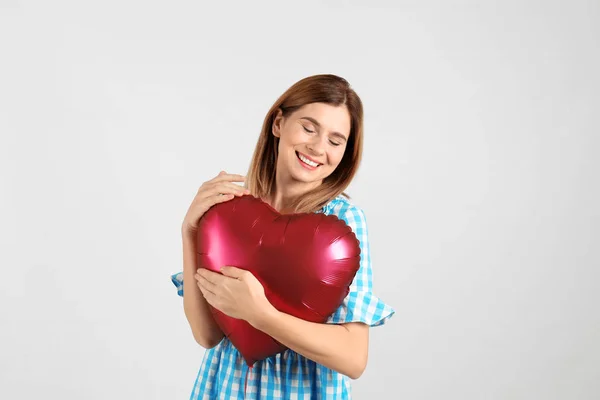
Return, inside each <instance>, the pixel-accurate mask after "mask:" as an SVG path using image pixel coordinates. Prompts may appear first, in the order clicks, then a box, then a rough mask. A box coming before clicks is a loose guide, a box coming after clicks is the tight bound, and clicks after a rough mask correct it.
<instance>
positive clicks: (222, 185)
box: [181, 171, 250, 235]
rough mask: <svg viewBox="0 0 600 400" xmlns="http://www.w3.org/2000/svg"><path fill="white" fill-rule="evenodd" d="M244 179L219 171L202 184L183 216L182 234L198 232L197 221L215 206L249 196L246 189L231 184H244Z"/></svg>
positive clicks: (240, 176)
mask: <svg viewBox="0 0 600 400" xmlns="http://www.w3.org/2000/svg"><path fill="white" fill-rule="evenodd" d="M245 179H246V178H245V177H244V176H242V175H235V174H228V173H226V172H225V171H221V172H220V173H219V175H217V176H216V177H215V178H213V179H211V180H210V181H207V182H204V183H203V184H202V186H200V189H198V193H196V197H194V200H193V201H192V204H191V205H190V208H189V209H188V211H187V213H186V215H185V218H184V220H183V225H182V227H181V231H182V233H183V234H188V235H191V234H195V232H196V231H197V230H198V221H199V220H200V218H202V216H203V215H204V213H206V212H207V211H208V209H209V208H211V207H212V206H214V205H215V204H217V203H223V202H225V201H228V200H231V199H233V198H234V197H235V196H243V195H245V194H250V191H249V190H248V189H245V188H243V187H241V186H239V185H236V184H234V183H232V182H244V181H245Z"/></svg>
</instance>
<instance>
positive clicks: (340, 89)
mask: <svg viewBox="0 0 600 400" xmlns="http://www.w3.org/2000/svg"><path fill="white" fill-rule="evenodd" d="M310 103H326V104H329V105H332V106H336V107H337V106H342V105H345V106H346V108H347V109H348V112H349V114H350V136H349V137H348V142H347V144H346V149H345V151H344V155H343V157H342V160H341V162H340V164H339V165H338V166H337V168H336V169H335V170H334V171H333V172H332V173H331V174H330V175H329V176H328V177H326V178H325V179H324V180H323V183H322V185H320V186H319V187H317V188H315V189H313V190H311V191H309V192H307V193H305V194H304V195H302V196H299V198H297V199H295V200H294V201H293V203H292V204H291V205H290V206H291V208H292V209H294V210H295V211H294V212H295V213H311V212H315V211H317V210H319V209H320V208H321V207H323V206H324V205H325V204H327V203H328V202H329V201H330V200H332V199H334V198H335V197H336V196H338V195H340V194H341V195H343V196H345V197H347V198H350V196H348V195H347V194H346V193H345V192H344V190H345V189H346V188H347V187H348V185H349V184H350V182H351V181H352V179H353V178H354V176H355V175H356V172H357V170H358V167H359V164H360V161H361V158H362V145H363V106H362V102H361V100H360V98H359V97H358V95H357V94H356V92H354V90H353V89H352V88H351V87H350V84H349V83H348V82H347V81H346V80H345V79H344V78H341V77H339V76H336V75H330V74H326V75H314V76H310V77H307V78H304V79H302V80H300V81H298V82H296V83H295V84H294V85H293V86H291V87H290V88H289V89H288V90H287V91H286V92H285V93H283V94H282V95H281V96H280V97H279V99H277V101H275V103H274V104H273V106H272V107H271V109H270V110H269V112H268V113H267V115H266V117H265V119H264V122H263V126H262V129H261V132H260V136H259V138H258V142H257V143H256V148H255V149H254V155H253V156H252V161H251V163H250V167H249V170H248V173H247V174H246V184H245V186H246V187H247V188H248V189H249V190H250V193H251V194H252V195H253V196H255V197H258V198H266V197H268V196H269V195H270V194H271V192H272V191H273V190H274V189H275V173H276V168H277V155H278V148H279V138H278V137H275V136H274V135H273V133H272V126H273V121H274V120H275V117H276V116H277V113H278V111H279V110H281V111H282V113H283V116H284V117H287V116H288V115H290V114H291V113H293V112H294V111H296V110H298V109H299V108H301V107H303V106H305V105H307V104H310Z"/></svg>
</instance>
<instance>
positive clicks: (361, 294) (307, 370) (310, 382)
mask: <svg viewBox="0 0 600 400" xmlns="http://www.w3.org/2000/svg"><path fill="white" fill-rule="evenodd" d="M317 212H322V213H325V214H333V215H336V216H337V217H338V218H340V219H341V220H343V221H344V222H346V224H348V226H349V227H350V228H352V231H353V232H354V233H355V234H356V236H357V238H358V239H359V241H360V248H361V255H360V268H359V270H358V272H357V274H356V276H355V278H354V281H353V282H352V285H351V287H350V293H349V294H348V296H347V297H346V298H345V299H344V302H343V304H342V305H341V306H340V307H339V308H338V309H337V311H336V312H335V313H334V314H333V315H331V316H330V317H329V319H328V320H327V322H326V323H329V324H342V323H346V322H363V323H365V324H368V325H370V326H372V327H374V326H378V325H382V324H384V323H385V322H386V321H387V320H388V319H389V318H390V317H391V316H392V315H393V314H394V310H393V309H392V308H391V307H390V306H389V305H387V304H385V303H384V302H383V301H381V300H380V299H378V298H377V297H376V296H375V295H374V294H373V293H372V287H373V283H372V280H373V279H372V269H371V254H370V251H369V242H368V237H367V224H366V220H365V215H364V213H363V211H362V210H361V209H360V208H359V207H357V206H355V205H353V204H351V203H350V202H348V200H347V199H346V198H344V197H342V196H338V197H336V198H335V199H333V200H332V201H330V202H329V203H327V204H326V205H325V206H324V207H323V208H322V209H321V210H319V211H317ZM171 280H172V281H173V283H174V284H175V286H177V294H178V295H179V296H183V273H181V272H180V273H177V274H175V275H172V276H171ZM244 392H245V393H244ZM350 398H351V386H350V378H348V377H347V376H345V375H343V374H341V373H338V372H336V371H333V370H331V369H329V368H327V367H324V366H322V365H320V364H317V363H315V362H314V361H312V360H309V359H307V358H305V357H304V356H302V355H300V354H298V353H296V352H294V351H292V350H290V349H288V350H286V351H285V352H283V353H280V354H277V355H274V356H271V357H269V358H267V359H265V360H262V361H258V362H256V363H255V364H254V366H253V367H252V368H248V366H247V365H246V363H245V361H244V359H243V358H242V356H241V354H240V353H239V352H238V350H237V349H236V348H235V347H234V346H233V345H232V344H231V342H230V341H229V340H228V339H227V338H223V340H222V341H221V342H220V343H219V344H218V345H217V346H215V347H214V348H212V349H209V350H207V351H206V352H205V353H204V359H203V360H202V364H201V366H200V371H199V372H198V377H197V378H196V382H195V384H194V388H193V390H192V394H191V396H190V400H200V399H203V400H215V399H223V400H230V399H282V400H283V399H318V400H334V399H335V400H337V399H340V400H341V399H350Z"/></svg>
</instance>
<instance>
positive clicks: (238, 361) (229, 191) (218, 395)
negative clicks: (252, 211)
mask: <svg viewBox="0 0 600 400" xmlns="http://www.w3.org/2000/svg"><path fill="white" fill-rule="evenodd" d="M362 124H363V111H362V103H361V101H360V98H359V97H358V95H357V94H356V93H355V92H354V90H352V89H351V88H350V85H349V84H348V82H346V80H344V79H343V78H340V77H338V76H335V75H317V76H312V77H308V78H305V79H303V80H301V81H299V82H297V83H296V84H295V85H293V86H292V87H291V88H290V89H288V90H287V91H286V92H285V93H284V94H283V95H282V96H281V97H280V98H279V99H278V100H277V101H276V102H275V104H274V105H273V106H272V107H271V109H270V110H269V112H268V113H267V116H266V117H265V120H264V123H263V127H262V130H261V133H260V136H259V139H258V143H257V145H256V149H255V151H254V155H253V159H252V162H251V165H250V170H249V172H248V176H247V177H246V178H244V177H242V176H240V175H231V174H227V173H225V172H223V171H222V172H221V173H220V174H219V175H218V176H217V177H216V178H214V179H212V180H210V181H208V182H206V183H204V184H203V185H202V187H201V188H200V190H199V191H198V194H197V195H196V197H195V198H194V201H193V202H192V204H191V205H190V208H189V210H188V212H187V214H186V216H185V219H184V222H183V226H182V234H183V253H184V266H183V273H178V274H175V275H173V276H172V281H173V283H174V284H175V285H176V286H177V289H178V294H179V295H180V296H183V298H184V311H185V315H186V317H187V319H188V322H189V324H190V327H191V329H192V333H193V335H194V338H195V339H196V341H197V342H198V343H199V344H200V345H201V346H203V347H206V348H207V349H208V350H207V351H206V353H205V355H204V359H203V361H202V365H201V367H200V371H199V372H198V378H197V379H196V383H195V385H194V389H193V391H192V396H191V399H243V398H252V399H288V398H296V399H314V398H319V399H349V398H350V396H351V385H350V379H357V378H359V377H360V376H361V374H362V373H363V371H364V370H365V368H366V366H367V359H368V341H369V328H370V327H374V326H379V325H382V324H384V323H385V322H386V321H387V320H388V319H389V318H390V317H391V316H392V315H393V314H394V310H393V309H392V308H391V307H390V306H389V305H387V304H386V303H384V302H383V301H382V300H380V299H379V298H378V297H376V296H375V295H374V294H373V291H372V267H371V254H370V249H369V239H368V230H367V223H366V218H365V215H364V212H363V210H362V209H360V208H359V207H357V206H356V205H354V204H352V203H350V202H349V197H348V196H347V195H346V194H345V193H344V190H345V189H346V188H347V187H348V185H349V184H350V182H351V181H352V178H353V177H354V175H355V174H356V171H357V169H358V166H359V164H360V160H361V155H362V135H363V125H362ZM236 181H237V182H239V181H245V186H246V189H244V188H241V187H239V186H238V185H235V184H233V183H232V182H236ZM244 194H252V195H254V196H255V197H258V198H260V199H262V200H263V201H264V202H266V203H268V204H269V205H270V206H271V207H273V208H274V209H275V210H277V211H279V212H280V213H313V212H314V213H324V214H327V215H335V216H337V217H338V218H339V219H340V220H342V221H344V222H345V223H346V224H347V225H348V226H349V227H350V228H351V229H352V231H353V232H354V234H355V235H356V237H357V239H358V241H359V245H360V267H359V269H358V272H357V273H356V275H355V277H354V280H353V282H352V284H351V286H350V289H349V293H348V295H347V296H346V298H345V299H344V301H343V303H342V304H341V305H340V306H339V308H338V309H337V310H336V311H335V312H334V313H333V314H332V315H330V316H329V317H328V319H327V321H326V322H325V323H314V322H308V321H304V320H302V319H299V318H296V317H294V316H292V315H289V314H285V313H283V312H280V311H279V310H277V309H275V307H273V305H271V303H270V302H269V301H268V300H267V298H266V297H265V293H264V288H263V287H262V285H261V283H260V282H259V281H258V280H257V279H256V277H254V276H253V275H252V273H249V272H248V271H244V270H242V269H238V268H235V267H234V266H233V267H232V266H224V267H225V268H223V270H222V274H218V273H215V272H212V271H208V270H205V269H199V270H197V271H196V270H195V268H196V249H195V238H196V236H195V233H196V230H197V227H198V220H199V219H200V218H201V217H202V216H203V215H204V213H205V212H206V211H207V210H208V209H209V208H210V207H211V206H212V205H214V204H216V203H218V202H223V201H228V200H230V199H232V198H233V197H234V196H243V195H244ZM209 305H210V306H212V307H214V308H215V309H217V310H219V311H220V312H222V313H224V314H226V315H228V316H229V317H232V318H237V319H241V320H245V321H247V322H248V323H249V324H250V325H252V326H253V327H254V328H256V329H258V330H260V331H262V332H264V333H266V334H267V335H269V336H271V337H272V338H273V339H275V340H276V341H278V342H279V343H281V344H283V345H284V346H286V347H287V348H288V350H286V351H285V352H283V353H279V354H277V355H274V356H272V357H268V358H267V359H264V360H261V361H257V362H256V363H255V364H254V365H253V366H252V368H251V369H248V367H247V366H246V364H245V362H244V359H243V357H242V355H241V354H240V352H239V351H238V349H236V348H235V346H233V344H232V343H231V341H230V340H229V339H228V338H227V337H224V335H223V332H221V330H220V328H219V327H218V326H217V325H216V323H215V320H214V319H213V317H212V315H211V312H210V310H209Z"/></svg>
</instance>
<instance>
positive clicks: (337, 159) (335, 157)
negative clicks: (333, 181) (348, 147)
mask: <svg viewBox="0 0 600 400" xmlns="http://www.w3.org/2000/svg"><path fill="white" fill-rule="evenodd" d="M344 150H345V149H344ZM344 150H334V151H333V153H332V154H331V158H330V160H331V164H332V165H333V166H336V167H337V166H338V165H339V164H340V163H341V162H342V158H344Z"/></svg>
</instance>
